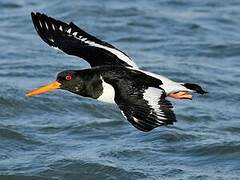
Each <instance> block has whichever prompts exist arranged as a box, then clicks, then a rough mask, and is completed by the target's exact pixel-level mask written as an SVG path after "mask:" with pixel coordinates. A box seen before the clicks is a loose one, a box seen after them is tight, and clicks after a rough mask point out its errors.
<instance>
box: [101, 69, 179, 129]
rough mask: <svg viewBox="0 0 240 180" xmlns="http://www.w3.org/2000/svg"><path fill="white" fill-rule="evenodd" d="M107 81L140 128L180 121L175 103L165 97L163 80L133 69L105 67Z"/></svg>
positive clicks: (102, 73)
mask: <svg viewBox="0 0 240 180" xmlns="http://www.w3.org/2000/svg"><path fill="white" fill-rule="evenodd" d="M101 75H102V76H103V79H104V81H105V82H107V83H109V84H111V85H112V86H113V88H114V90H115V98H114V100H115V103H116V104H117V105H118V107H119V108H120V110H121V112H122V114H123V115H124V116H125V118H126V119H127V120H128V121H129V122H130V123H131V124H132V125H133V126H134V127H136V128H137V129H139V130H141V131H150V130H152V129H154V128H156V127H158V126H162V125H167V124H173V122H175V121H176V117H175V114H174V112H173V111H172V108H173V106H172V104H171V103H170V102H169V101H167V100H166V99H165V97H166V92H165V91H164V90H163V89H161V88H160V85H161V84H162V82H161V81H160V80H159V79H156V78H154V77H151V76H148V75H147V74H145V73H143V72H141V71H138V70H134V69H129V68H122V67H111V68H106V69H104V67H103V66H102V67H101Z"/></svg>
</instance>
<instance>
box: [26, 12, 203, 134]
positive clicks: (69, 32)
mask: <svg viewBox="0 0 240 180" xmlns="http://www.w3.org/2000/svg"><path fill="white" fill-rule="evenodd" d="M31 15H32V21H33V24H34V26H35V29H36V31H37V32H38V34H39V36H40V37H41V38H42V39H43V40H44V41H45V42H46V43H47V44H48V45H50V46H52V47H55V48H59V49H60V50H62V51H63V52H65V53H67V54H69V55H75V56H78V57H80V58H83V59H85V60H86V61H87V62H89V64H90V65H91V67H92V68H90V69H83V70H67V71H63V72H60V73H59V74H58V75H57V79H56V81H54V82H52V83H50V84H48V85H46V86H43V87H40V88H38V89H36V90H33V91H30V92H28V93H27V96H34V95H38V94H41V93H44V92H47V91H53V90H55V89H63V90H67V91H70V92H72V93H75V94H77V95H80V96H84V97H90V98H93V99H97V100H100V101H104V102H108V103H116V104H117V105H118V107H119V108H120V110H121V112H122V114H123V116H124V117H125V118H126V119H127V120H128V121H129V122H130V123H131V124H132V125H133V126H134V127H136V128H137V129H139V130H141V131H150V130H152V129H154V128H156V127H158V126H161V125H167V124H173V122H175V121H176V117H175V114H174V112H173V110H172V108H173V106H172V104H171V103H170V102H169V101H168V100H167V99H166V97H167V96H170V97H172V98H176V99H192V95H191V94H190V93H199V94H205V93H207V92H206V91H204V90H203V89H202V88H201V87H200V86H199V85H197V84H192V83H177V82H174V81H172V80H170V79H168V78H166V77H164V76H161V75H158V74H154V73H151V72H147V71H143V70H140V69H139V68H138V66H137V65H136V64H135V63H134V62H133V61H132V59H131V58H129V57H128V56H127V55H126V54H125V53H124V52H122V51H120V50H119V49H117V48H115V47H114V46H112V45H111V44H109V43H107V42H105V41H102V40H100V39H98V38H96V37H94V36H92V35H90V34H88V33H86V32H85V31H83V30H82V29H80V28H79V27H77V26H76V25H75V24H74V23H72V22H70V23H69V24H67V23H64V22H62V21H59V20H56V19H54V18H51V17H48V16H46V15H44V14H40V13H31Z"/></svg>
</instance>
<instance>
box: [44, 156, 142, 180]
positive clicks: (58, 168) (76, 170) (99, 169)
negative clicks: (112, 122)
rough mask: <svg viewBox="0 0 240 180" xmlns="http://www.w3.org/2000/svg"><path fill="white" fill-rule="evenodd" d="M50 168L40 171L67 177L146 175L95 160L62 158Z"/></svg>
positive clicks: (136, 176)
mask: <svg viewBox="0 0 240 180" xmlns="http://www.w3.org/2000/svg"><path fill="white" fill-rule="evenodd" d="M50 168H51V169H50V170H48V171H44V172H42V174H43V175H45V176H53V177H54V176H55V177H56V176H58V177H64V178H68V179H75V178H79V176H80V177H81V179H95V178H96V177H97V179H115V178H117V179H138V178H145V177H146V176H145V175H144V174H143V173H141V172H137V171H131V172H129V171H126V170H124V169H122V168H120V167H116V166H111V165H105V164H101V163H96V162H85V161H80V160H78V161H70V160H62V161H58V162H55V163H53V164H52V165H51V166H50Z"/></svg>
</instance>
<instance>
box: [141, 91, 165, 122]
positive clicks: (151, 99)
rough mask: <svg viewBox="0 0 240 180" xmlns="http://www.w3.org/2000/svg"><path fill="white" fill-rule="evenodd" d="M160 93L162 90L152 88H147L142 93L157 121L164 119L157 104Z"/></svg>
mask: <svg viewBox="0 0 240 180" xmlns="http://www.w3.org/2000/svg"><path fill="white" fill-rule="evenodd" d="M162 93H163V92H162V90H160V89H157V88H153V87H149V88H147V89H146V90H145V92H144V93H143V99H145V100H146V101H147V102H148V104H149V106H150V107H151V108H153V109H154V112H155V113H156V114H157V115H158V117H159V119H165V118H164V114H163V112H162V111H161V109H160V105H159V104H158V101H159V99H160V97H161V96H162Z"/></svg>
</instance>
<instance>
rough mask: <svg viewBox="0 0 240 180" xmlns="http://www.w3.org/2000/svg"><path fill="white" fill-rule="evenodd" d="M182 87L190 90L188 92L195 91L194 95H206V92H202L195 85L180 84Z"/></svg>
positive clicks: (199, 87)
mask: <svg viewBox="0 0 240 180" xmlns="http://www.w3.org/2000/svg"><path fill="white" fill-rule="evenodd" d="M182 85H183V86H184V87H186V88H188V89H190V90H193V91H196V93H199V94H206V93H207V91H204V90H203V89H202V88H201V86H199V85H197V84H192V83H184V84H182Z"/></svg>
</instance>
